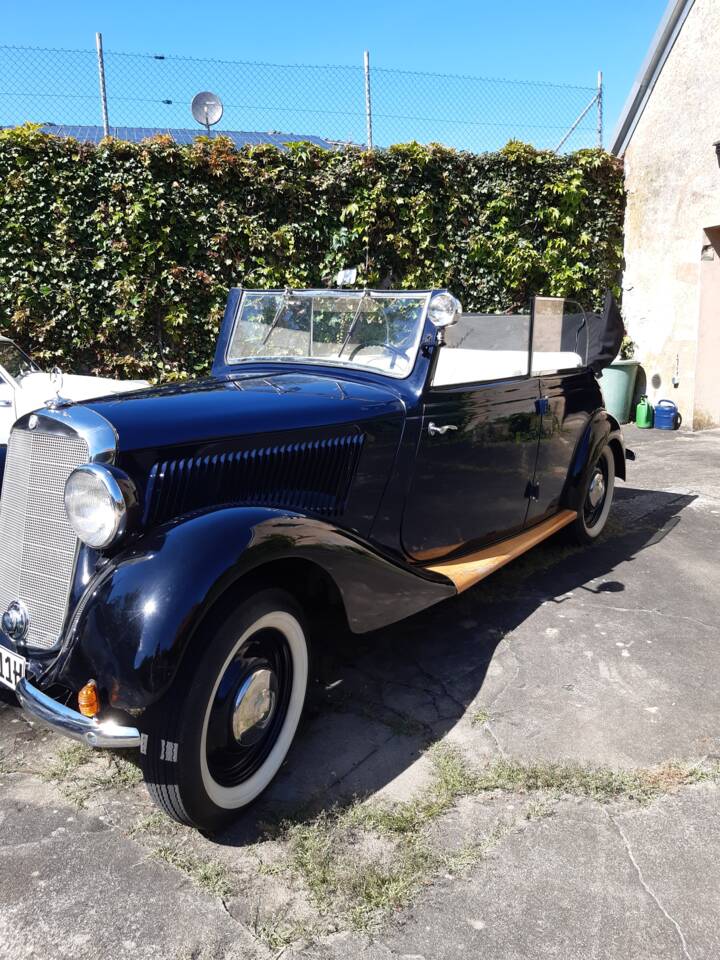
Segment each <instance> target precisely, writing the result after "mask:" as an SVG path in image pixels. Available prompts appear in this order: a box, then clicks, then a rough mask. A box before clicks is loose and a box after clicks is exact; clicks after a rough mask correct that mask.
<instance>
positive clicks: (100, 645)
mask: <svg viewBox="0 0 720 960" xmlns="http://www.w3.org/2000/svg"><path fill="white" fill-rule="evenodd" d="M278 560H295V561H298V560H299V561H309V562H311V563H314V564H316V565H317V566H319V567H320V568H322V569H323V570H330V571H332V577H333V579H334V581H335V583H336V585H337V587H338V589H339V591H340V594H341V596H342V599H343V602H344V606H345V611H346V614H347V618H348V623H349V626H350V628H351V629H353V630H356V631H366V630H372V629H374V628H376V627H380V626H384V625H385V624H388V623H393V622H394V621H396V620H400V619H403V618H404V617H407V616H410V615H411V614H412V613H415V612H417V611H419V610H422V609H424V608H425V607H428V606H430V605H431V604H433V603H437V602H438V601H439V600H442V599H444V598H445V597H449V596H452V594H453V593H454V589H453V588H452V586H450V585H449V584H448V583H447V582H443V580H442V578H440V577H437V576H435V577H433V576H432V575H429V574H425V575H423V576H422V577H420V576H418V575H417V573H416V572H414V571H411V570H409V569H408V568H407V567H403V566H401V565H399V564H398V563H395V562H392V561H391V560H390V559H389V558H386V557H383V556H381V555H380V554H379V553H378V552H377V551H375V550H373V549H371V548H369V546H368V545H367V544H363V543H361V542H360V541H359V540H356V539H352V538H350V537H349V536H348V534H347V533H346V532H345V531H343V530H341V529H339V528H337V527H335V526H333V525H330V524H327V523H323V522H321V521H317V520H310V519H308V518H306V517H300V516H297V515H295V514H292V513H289V512H283V511H279V510H260V509H252V508H246V507H236V508H230V509H221V510H216V511H213V512H210V513H204V514H199V515H196V516H194V517H190V518H187V519H185V520H182V521H178V522H176V523H173V524H168V525H166V526H163V527H160V528H158V529H156V530H155V531H154V532H152V533H150V534H148V535H147V536H146V537H145V538H143V540H142V541H140V542H138V543H137V545H136V546H135V547H134V548H133V549H129V550H127V551H125V552H124V553H122V554H120V555H119V556H118V557H116V558H115V559H114V560H113V561H111V562H110V563H108V564H107V565H106V567H105V568H104V569H102V570H101V571H100V572H99V573H98V575H97V576H96V578H95V580H94V581H93V582H92V584H91V585H90V588H89V590H88V591H87V594H86V598H85V600H84V601H83V602H81V603H80V605H79V606H78V608H77V609H76V611H75V615H74V617H73V620H72V622H71V624H70V628H69V630H68V632H67V637H66V640H65V643H64V645H63V650H62V651H61V653H60V655H59V657H57V658H56V660H55V661H54V663H53V664H52V666H51V667H50V668H49V669H48V670H47V671H46V673H45V676H44V678H43V683H44V684H49V683H52V682H55V681H60V682H62V683H64V684H66V685H68V686H70V687H73V688H75V689H77V688H78V687H79V686H81V685H82V684H83V683H85V682H86V681H87V679H88V677H89V676H90V675H92V676H93V677H95V678H96V679H97V681H98V684H99V685H100V686H101V688H102V690H103V692H104V693H105V694H106V695H107V697H108V698H109V701H110V703H111V705H112V706H113V707H117V708H121V709H126V710H131V709H137V708H142V707H145V706H147V705H148V704H149V703H151V702H153V701H154V700H155V699H157V697H158V696H160V694H161V693H162V692H163V691H164V690H165V689H166V688H167V686H168V685H169V684H170V682H171V681H172V678H173V677H174V675H175V672H176V670H177V666H178V664H179V661H180V658H181V657H182V655H183V652H184V651H185V649H186V647H187V645H188V643H190V642H191V639H192V638H193V636H194V635H195V633H196V631H197V629H198V627H199V625H200V623H201V620H202V616H203V614H204V612H205V611H207V610H208V609H209V608H210V607H211V606H212V604H213V603H214V602H215V601H216V600H217V599H218V597H219V596H221V595H222V594H224V593H225V591H226V590H228V589H231V588H232V585H233V584H234V583H235V582H237V581H238V580H239V579H240V578H241V577H243V576H244V575H246V574H248V573H249V572H251V571H255V572H256V573H257V572H258V571H259V570H260V568H262V567H263V566H264V565H266V564H268V563H271V562H273V561H278ZM211 640H212V637H211V636H208V637H206V638H205V637H204V636H202V634H200V636H199V640H198V643H199V646H197V647H196V648H195V649H196V655H201V654H202V644H203V643H204V642H207V643H209V642H211Z"/></svg>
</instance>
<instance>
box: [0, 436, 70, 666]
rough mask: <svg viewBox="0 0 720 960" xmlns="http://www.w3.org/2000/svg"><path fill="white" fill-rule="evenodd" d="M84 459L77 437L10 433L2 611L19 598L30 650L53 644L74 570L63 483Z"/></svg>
mask: <svg viewBox="0 0 720 960" xmlns="http://www.w3.org/2000/svg"><path fill="white" fill-rule="evenodd" d="M87 460H88V447H87V444H86V443H85V441H84V440H82V439H81V438H80V437H67V436H62V435H59V434H53V433H44V432H43V431H41V430H36V431H31V430H13V432H12V433H11V435H10V441H9V443H8V452H7V461H6V464H5V476H4V479H3V488H2V501H1V502H0V613H1V612H2V611H3V610H5V609H6V608H7V606H8V604H9V603H10V602H11V601H12V600H16V599H17V600H21V601H22V602H23V603H24V604H25V606H26V607H27V610H28V613H29V615H30V627H29V630H28V634H27V638H26V643H27V645H28V646H29V647H39V648H45V649H47V648H48V647H52V646H54V644H55V643H56V642H57V640H58V638H59V636H60V632H61V630H62V626H63V621H64V619H65V612H66V610H67V604H68V597H69V594H70V588H71V586H72V580H73V574H74V570H75V555H76V548H77V539H76V537H75V534H74V532H73V530H72V528H71V526H70V524H69V523H68V520H67V517H66V516H65V507H64V503H63V494H64V490H65V481H66V480H67V478H68V476H69V475H70V473H72V471H73V470H74V469H75V467H77V466H79V465H80V464H81V463H86V462H87Z"/></svg>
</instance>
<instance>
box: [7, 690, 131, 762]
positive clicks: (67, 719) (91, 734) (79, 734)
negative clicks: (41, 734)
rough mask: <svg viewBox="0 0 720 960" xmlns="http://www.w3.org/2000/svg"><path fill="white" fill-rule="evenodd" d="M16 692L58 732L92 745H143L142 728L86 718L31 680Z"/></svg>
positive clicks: (36, 716) (35, 716) (27, 710)
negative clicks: (141, 740) (48, 694)
mask: <svg viewBox="0 0 720 960" xmlns="http://www.w3.org/2000/svg"><path fill="white" fill-rule="evenodd" d="M15 693H16V695H17V698H18V700H19V701H20V706H21V707H22V708H23V710H24V711H25V713H27V714H28V716H30V717H32V719H33V720H37V721H39V722H40V723H42V724H44V725H45V726H47V727H51V728H52V729H53V730H57V732H58V733H62V734H64V735H65V736H66V737H72V739H73V740H79V741H80V742H81V743H84V744H86V745H87V746H88V747H139V746H140V731H139V730H137V729H136V728H135V727H123V726H121V725H120V724H118V723H115V721H113V720H96V719H94V718H91V717H84V716H83V715H82V714H81V713H78V712H77V710H71V709H70V707H65V706H63V704H62V703H58V702H57V700H53V699H52V698H51V697H47V696H45V694H44V693H43V692H42V691H41V690H38V688H37V687H34V686H33V685H32V684H31V683H28V681H27V679H25V680H20V681H19V683H18V685H17V687H16V689H15Z"/></svg>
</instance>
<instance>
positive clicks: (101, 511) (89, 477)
mask: <svg viewBox="0 0 720 960" xmlns="http://www.w3.org/2000/svg"><path fill="white" fill-rule="evenodd" d="M136 504H137V496H136V494H135V488H134V485H133V483H132V481H131V480H130V478H129V477H127V476H126V475H124V474H123V473H122V472H121V471H120V470H115V469H114V468H113V469H110V468H108V467H103V466H101V465H100V464H97V463H86V464H83V466H82V467H78V468H77V469H76V470H73V472H72V473H71V474H70V476H69V477H68V478H67V482H66V483H65V513H66V514H67V518H68V520H69V521H70V526H71V527H72V528H73V530H74V531H75V533H76V534H77V536H78V538H79V539H80V540H82V542H83V543H86V544H87V545H88V546H89V547H94V548H95V549H96V550H102V549H103V548H105V547H109V546H110V544H111V543H114V542H115V541H116V540H119V539H120V537H122V535H123V534H124V533H125V531H126V529H127V526H128V516H129V513H130V511H131V510H132V509H133V508H134V507H135V506H136Z"/></svg>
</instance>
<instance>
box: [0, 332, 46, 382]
mask: <svg viewBox="0 0 720 960" xmlns="http://www.w3.org/2000/svg"><path fill="white" fill-rule="evenodd" d="M0 366H2V367H4V368H5V369H6V370H7V372H8V373H9V374H10V376H11V377H12V378H13V379H14V380H22V378H23V377H24V376H26V374H28V373H42V371H41V370H40V367H38V366H37V364H35V363H33V361H32V360H31V359H30V357H28V356H27V355H26V354H24V353H23V352H22V350H21V349H20V347H17V346H15V344H14V343H13V342H12V340H0Z"/></svg>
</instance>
